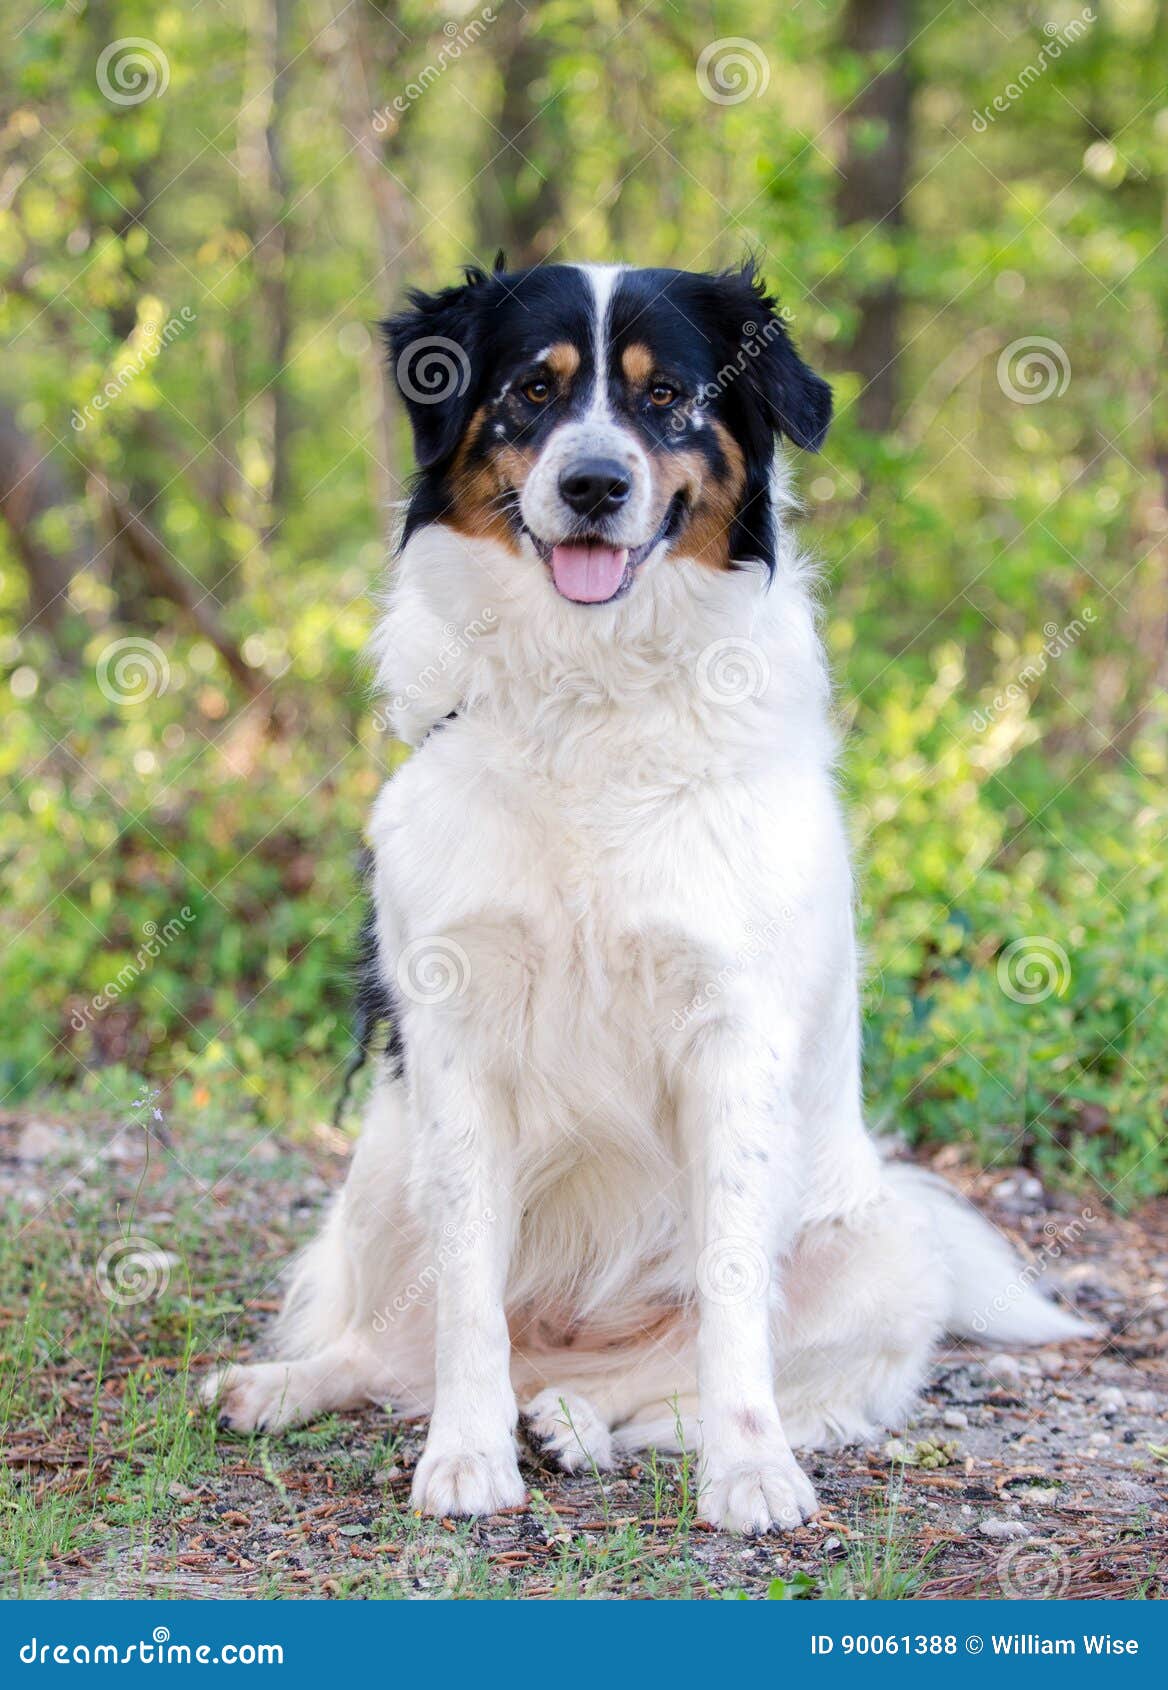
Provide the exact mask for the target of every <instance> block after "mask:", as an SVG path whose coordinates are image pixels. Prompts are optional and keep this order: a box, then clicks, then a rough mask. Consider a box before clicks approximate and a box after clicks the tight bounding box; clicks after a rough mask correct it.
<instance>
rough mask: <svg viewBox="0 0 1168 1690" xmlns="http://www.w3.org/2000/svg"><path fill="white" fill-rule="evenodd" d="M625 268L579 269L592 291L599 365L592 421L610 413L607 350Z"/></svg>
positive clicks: (584, 266)
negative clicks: (617, 289) (617, 290)
mask: <svg viewBox="0 0 1168 1690" xmlns="http://www.w3.org/2000/svg"><path fill="white" fill-rule="evenodd" d="M624 268H625V266H624V265H623V264H580V265H577V269H579V270H580V271H582V272H583V275H584V278H585V280H586V281H587V283H588V285H589V287H590V288H591V289H592V309H593V330H592V335H593V338H592V350H593V361H594V363H595V365H596V373H595V381H594V385H593V388H592V403H591V405H590V406H589V408H588V414H589V416H590V417H607V416H608V414H609V410H608V349H609V344H610V337H611V329H612V295H613V290H614V288H615V287H616V281H617V277H618V276H619V275H620V273H621V271H622V270H623V269H624Z"/></svg>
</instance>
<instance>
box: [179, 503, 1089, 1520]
mask: <svg viewBox="0 0 1168 1690" xmlns="http://www.w3.org/2000/svg"><path fill="white" fill-rule="evenodd" d="M775 499H776V505H777V507H779V508H780V509H784V508H785V506H786V503H787V496H786V492H785V489H784V486H783V484H782V482H781V480H779V479H776V484H775ZM783 531H784V538H783V541H782V546H781V555H780V559H779V565H778V569H777V572H776V576H775V579H774V582H773V584H772V585H770V587H769V588H768V586H767V583H766V582H765V580H764V579H763V578H762V576H761V575H760V573H759V572H757V571H752V570H743V571H741V572H738V573H730V574H717V573H714V572H711V571H709V570H706V569H703V568H701V567H699V566H698V565H697V564H695V563H692V562H689V561H686V560H684V559H679V558H676V557H665V556H662V555H653V556H651V557H650V558H649V559H648V561H647V562H646V563H645V564H643V565H642V566H641V569H640V570H639V571H638V578H637V580H636V582H635V585H634V588H633V590H632V592H630V593H629V594H628V595H627V596H626V597H625V598H623V599H621V600H619V601H617V602H616V603H614V604H613V605H611V606H600V607H581V606H579V605H574V604H570V603H567V602H565V601H563V600H561V599H560V598H559V597H558V596H557V595H556V593H555V591H554V590H553V588H552V586H551V584H550V583H549V580H548V578H547V573H546V570H545V569H544V566H543V565H542V563H540V561H539V559H538V558H537V556H536V554H535V552H534V549H532V548H530V547H528V548H526V549H525V551H524V555H523V556H522V557H520V558H518V559H517V558H516V556H515V555H514V554H513V553H511V552H509V551H505V550H503V549H501V548H499V547H497V546H495V545H494V544H493V543H491V542H486V541H483V540H470V539H466V538H464V537H461V536H459V535H457V534H456V533H454V532H453V531H451V530H449V529H446V528H444V527H430V528H427V529H423V530H422V531H420V532H419V533H417V534H416V535H415V536H414V537H413V539H412V540H411V541H410V543H409V545H408V546H407V547H406V549H405V551H404V553H403V555H402V557H401V559H400V561H399V564H398V568H397V572H396V577H395V580H394V583H393V588H392V596H391V600H390V604H389V608H388V612H387V614H386V616H385V618H384V621H383V623H382V625H381V628H380V631H379V633H378V637H377V653H378V662H379V674H380V683H381V687H382V690H383V691H384V693H385V694H386V695H387V697H388V698H389V700H390V701H391V712H392V716H393V726H394V731H395V732H396V733H397V734H398V735H399V736H400V737H401V738H402V739H404V740H406V741H407V742H408V743H410V744H411V745H414V746H416V747H417V748H418V749H417V750H416V751H415V754H414V755H413V757H412V758H411V759H410V760H409V761H408V762H407V763H406V765H405V766H404V767H403V768H402V769H401V770H400V771H399V772H398V773H397V775H395V777H394V778H393V780H392V781H391V782H390V783H389V784H388V785H387V786H386V787H385V789H384V791H383V792H382V794H381V796H380V798H379V800H378V802H377V805H376V808H375V811H374V814H373V818H372V823H371V842H372V845H373V851H374V857H375V865H376V868H375V896H376V908H377V921H378V938H379V944H380V949H381V956H382V959H383V963H384V965H385V966H386V968H387V969H388V971H389V973H390V975H391V977H395V976H396V990H397V993H398V996H399V999H400V1004H401V1012H402V1033H403V1037H404V1043H405V1047H406V1050H407V1052H408V1062H407V1070H406V1076H405V1078H404V1079H403V1080H400V1081H399V1080H395V1079H393V1078H392V1077H391V1076H390V1075H389V1074H388V1073H383V1074H382V1075H381V1076H380V1078H379V1080H378V1082H377V1084H376V1087H375V1091H374V1094H373V1097H372V1101H371V1103H370V1106H369V1110H368V1115H367V1119H366V1122H365V1127H364V1132H363V1135H362V1138H361V1141H360V1144H359V1146H358V1148H357V1152H356V1156H355V1158H354V1162H353V1166H352V1170H351V1172H350V1175H349V1178H348V1181H347V1183H346V1186H345V1189H344V1191H343V1192H342V1193H341V1195H340V1197H339V1198H338V1200H337V1202H336V1205H335V1207H334V1208H333V1210H332V1213H331V1215H330V1217H329V1219H328V1221H327V1223H326V1225H325V1228H324V1231H323V1232H322V1234H321V1236H320V1237H319V1238H318V1240H317V1241H316V1243H315V1244H313V1245H312V1246H311V1247H310V1248H309V1250H308V1252H307V1253H306V1255H305V1256H304V1257H303V1258H302V1260H301V1262H300V1264H299V1267H298V1270H297V1273H296V1276H295V1278H294V1282H293V1285H292V1289H291V1292H290V1296H289V1300H288V1306H287V1308H286V1310H285V1314H284V1316H283V1317H282V1320H281V1323H280V1325H279V1327H278V1329H277V1336H276V1340H275V1347H276V1353H277V1355H278V1357H279V1359H278V1360H274V1361H270V1362H266V1363H259V1364H256V1365H252V1366H247V1367H233V1368H230V1369H228V1370H227V1371H226V1373H225V1374H224V1375H221V1376H219V1377H217V1378H216V1379H215V1380H213V1381H212V1382H211V1385H210V1387H209V1391H210V1394H212V1395H218V1397H219V1399H220V1400H221V1402H222V1405H223V1408H224V1411H225V1412H226V1413H227V1415H228V1416H229V1418H230V1419H231V1420H232V1421H233V1423H235V1424H237V1425H253V1426H254V1425H258V1424H266V1425H268V1426H269V1427H271V1426H274V1425H281V1424H288V1423H290V1422H292V1421H294V1420H297V1419H304V1418H308V1417H310V1416H311V1415H313V1414H316V1413H319V1412H320V1411H321V1410H322V1409H324V1408H331V1407H343V1406H348V1405H352V1404H355V1403H358V1402H361V1401H364V1400H367V1399H369V1398H372V1399H374V1400H383V1401H390V1402H392V1404H393V1406H394V1407H395V1408H399V1409H403V1410H406V1411H418V1410H429V1411H432V1421H431V1427H430V1432H429V1437H428V1441H427V1444H426V1449H425V1453H424V1456H423V1458H422V1460H421V1462H420V1464H419V1466H418V1469H417V1471H416V1475H415V1481H414V1500H415V1504H416V1505H417V1506H419V1507H421V1508H423V1509H425V1510H426V1511H428V1512H431V1513H435V1514H438V1515H445V1514H450V1513H460V1512H461V1513H468V1512H482V1511H490V1510H492V1509H495V1508H499V1507H503V1506H507V1505H510V1504H514V1503H517V1502H519V1501H521V1500H522V1498H523V1494H524V1493H523V1485H522V1481H521V1479H520V1475H519V1470H518V1466H517V1462H516V1448H515V1431H516V1424H517V1405H518V1404H523V1405H524V1407H526V1408H528V1409H529V1411H530V1425H531V1427H532V1430H533V1434H534V1435H535V1436H537V1437H538V1438H539V1439H541V1440H542V1441H543V1442H545V1443H546V1444H547V1445H548V1446H549V1447H550V1448H551V1449H552V1450H553V1452H554V1453H555V1454H557V1455H558V1457H559V1458H560V1459H561V1460H562V1461H563V1462H564V1464H565V1465H567V1466H572V1465H580V1464H581V1463H583V1462H584V1461H586V1460H587V1461H596V1462H597V1463H599V1464H601V1465H605V1464H607V1463H608V1462H610V1461H611V1460H613V1459H615V1458H616V1456H617V1454H618V1453H619V1452H620V1451H628V1450H632V1449H636V1448H641V1447H644V1446H645V1445H646V1444H648V1443H656V1444H657V1445H658V1446H659V1447H671V1446H675V1445H676V1443H677V1442H678V1441H679V1440H680V1441H683V1442H685V1441H689V1442H691V1443H694V1444H696V1445H697V1447H698V1448H699V1449H700V1457H701V1476H702V1477H701V1482H702V1504H703V1510H704V1513H705V1514H706V1516H707V1517H708V1518H709V1519H711V1520H712V1521H713V1522H714V1523H716V1524H718V1525H721V1526H724V1527H727V1528H730V1529H737V1530H758V1529H766V1528H768V1527H770V1526H773V1525H776V1524H777V1525H791V1524H795V1523H797V1522H798V1521H799V1520H800V1519H801V1518H804V1517H806V1515H807V1513H808V1512H809V1511H810V1510H811V1509H812V1508H813V1507H814V1496H813V1493H812V1491H811V1487H810V1485H809V1484H808V1482H807V1480H806V1478H805V1477H804V1475H803V1474H802V1472H801V1470H800V1468H799V1467H798V1465H797V1463H796V1460H795V1457H794V1455H793V1454H792V1448H793V1446H795V1447H797V1446H800V1445H804V1446H807V1445H813V1444H824V1443H829V1442H833V1441H838V1440H840V1439H852V1438H857V1437H863V1436H866V1435H869V1434H870V1433H871V1432H872V1431H873V1430H874V1429H875V1428H876V1427H878V1426H881V1425H886V1424H889V1423H895V1422H896V1421H897V1420H898V1419H899V1417H900V1416H901V1415H902V1414H903V1413H904V1411H905V1409H906V1407H907V1405H908V1404H909V1402H910V1401H911V1399H912V1397H913V1395H914V1393H915V1391H916V1390H917V1388H918V1386H919V1384H920V1382H921V1380H922V1378H923V1375H924V1372H925V1369H926V1367H927V1364H928V1360H929V1355H930V1352H931V1349H932V1347H933V1345H934V1343H935V1341H936V1340H937V1338H938V1336H939V1335H940V1333H941V1332H942V1330H943V1329H944V1328H945V1327H946V1325H948V1326H950V1327H952V1328H955V1329H962V1328H964V1329H965V1330H973V1329H974V1328H973V1326H972V1324H971V1323H972V1322H973V1320H974V1316H975V1314H976V1312H977V1311H978V1310H981V1309H984V1308H989V1307H992V1306H993V1305H994V1298H995V1293H996V1292H999V1291H1001V1290H1003V1289H1004V1286H1005V1284H1007V1283H1008V1282H1009V1280H1010V1278H1011V1277H1012V1276H1015V1275H1016V1273H1017V1264H1016V1263H1015V1262H1014V1260H1013V1257H1012V1256H1011V1254H1010V1253H1009V1251H1008V1250H1007V1249H1006V1247H1005V1246H1004V1245H1003V1244H1002V1243H1001V1241H1000V1240H999V1239H998V1237H997V1235H996V1234H995V1233H994V1232H993V1231H992V1229H991V1228H989V1227H988V1226H987V1224H986V1223H985V1222H984V1221H982V1220H981V1219H980V1218H979V1217H977V1216H976V1215H975V1214H974V1212H973V1211H972V1210H970V1209H968V1208H966V1207H965V1206H963V1205H960V1204H959V1201H958V1199H956V1197H955V1196H954V1195H953V1194H952V1193H950V1192H949V1191H948V1190H947V1189H946V1188H944V1187H943V1186H940V1185H939V1183H938V1182H930V1181H928V1180H927V1179H924V1178H922V1177H921V1176H919V1175H918V1174H917V1173H916V1172H915V1171H914V1170H911V1169H902V1168H900V1167H898V1166H896V1165H894V1164H889V1163H887V1162H886V1161H884V1160H883V1159H882V1157H881V1156H880V1154H879V1153H878V1151H877V1148H876V1146H875V1145H874V1143H873V1141H872V1139H871V1138H870V1136H869V1134H868V1132H867V1129H866V1127H865V1124H864V1120H863V1114H862V1108H861V1093H860V1065H859V1018H858V1009H857V981H856V967H857V965H856V950H855V943H854V938H853V926H852V881H851V873H850V867H849V855H848V849H847V844H846V838H845V831H844V826H843V823H842V820H841V814H840V808H839V804H838V802H837V796H836V791H835V785H834V780H833V775H832V760H833V756H834V751H835V738H834V734H833V730H832V726H831V721H830V714H829V685H828V676H827V670H826V665H825V662H824V655H823V650H822V646H821V643H820V640H819V636H818V632H817V624H816V610H815V605H814V601H813V596H812V592H811V581H810V573H809V569H808V566H807V563H806V561H805V560H804V559H803V558H802V557H801V556H800V554H799V552H798V550H797V548H796V546H795V544H794V541H793V540H792V538H791V536H790V533H789V530H788V529H787V527H786V525H785V524H784V530H783ZM452 629H453V635H452ZM451 710H457V711H458V716H457V719H456V720H455V721H453V722H451V723H449V724H447V725H442V724H443V723H444V719H445V718H446V717H447V715H448V713H449V712H450V711H451ZM998 1303H999V1305H1000V1306H1001V1307H1002V1308H1003V1309H1004V1310H1005V1311H1006V1312H1005V1313H1004V1314H1002V1315H999V1316H996V1317H992V1318H991V1319H990V1320H989V1321H988V1322H983V1323H982V1326H979V1327H977V1328H976V1330H978V1332H979V1333H984V1335H987V1336H989V1337H990V1338H995V1337H996V1338H997V1339H998V1341H1010V1340H1011V1339H1013V1338H1018V1339H1020V1340H1022V1341H1028V1342H1041V1341H1045V1340H1053V1339H1057V1338H1062V1337H1069V1336H1074V1335H1076V1334H1078V1333H1081V1332H1082V1331H1084V1330H1085V1328H1083V1326H1082V1325H1081V1323H1079V1322H1077V1321H1076V1320H1075V1319H1074V1317H1072V1316H1070V1315H1069V1314H1066V1313H1064V1312H1063V1311H1061V1310H1059V1309H1057V1308H1055V1307H1054V1305H1052V1304H1050V1303H1047V1302H1046V1301H1045V1300H1043V1299H1042V1298H1041V1297H1039V1296H1038V1295H1037V1293H1035V1292H1034V1291H1033V1290H1030V1289H1027V1288H1025V1287H1023V1289H1022V1290H1021V1292H1020V1293H1019V1294H1018V1295H1016V1296H1012V1297H1010V1298H1009V1299H1006V1298H999V1299H998ZM995 1319H996V1320H997V1323H998V1324H997V1326H995V1324H994V1321H995Z"/></svg>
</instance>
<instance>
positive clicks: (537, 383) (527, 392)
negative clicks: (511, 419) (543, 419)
mask: <svg viewBox="0 0 1168 1690" xmlns="http://www.w3.org/2000/svg"><path fill="white" fill-rule="evenodd" d="M551 396H552V389H551V383H550V382H546V381H544V380H542V378H541V377H539V376H536V378H535V380H534V381H529V382H525V383H524V385H523V397H524V398H525V399H529V400H530V401H531V403H532V404H533V405H546V404H547V402H548V400H549V399H550V398H551Z"/></svg>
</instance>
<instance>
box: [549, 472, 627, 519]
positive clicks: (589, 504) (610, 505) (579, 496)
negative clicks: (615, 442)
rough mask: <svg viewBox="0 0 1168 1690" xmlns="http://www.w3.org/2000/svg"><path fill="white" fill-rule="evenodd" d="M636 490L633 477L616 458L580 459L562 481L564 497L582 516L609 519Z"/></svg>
mask: <svg viewBox="0 0 1168 1690" xmlns="http://www.w3.org/2000/svg"><path fill="white" fill-rule="evenodd" d="M632 490H633V484H632V482H631V481H630V479H629V473H628V471H627V470H626V469H625V467H624V465H623V464H618V463H617V461H616V459H615V458H579V459H577V461H576V462H575V463H574V464H572V466H571V467H570V468H569V469H566V470H565V471H564V473H563V475H561V477H560V496H561V498H562V499H563V501H564V503H565V504H566V505H571V507H572V509H573V510H574V511H578V512H579V514H580V515H581V516H608V515H609V513H610V512H611V511H616V510H619V509H620V507H621V506H622V505H623V504H624V502H625V500H626V499H627V498H628V496H629V494H630V493H631V492H632Z"/></svg>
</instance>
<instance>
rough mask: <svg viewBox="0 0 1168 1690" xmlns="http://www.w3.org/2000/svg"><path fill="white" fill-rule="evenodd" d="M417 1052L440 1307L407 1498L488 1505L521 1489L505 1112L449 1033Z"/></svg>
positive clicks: (425, 1507) (429, 1506)
mask: <svg viewBox="0 0 1168 1690" xmlns="http://www.w3.org/2000/svg"><path fill="white" fill-rule="evenodd" d="M417 1056H418V1059H419V1062H418V1067H419V1076H418V1083H417V1091H416V1101H417V1107H418V1109H419V1125H420V1131H421V1133H422V1134H423V1137H424V1150H423V1157H424V1166H423V1167H422V1168H421V1169H420V1170H419V1172H420V1174H421V1178H422V1184H423V1187H424V1192H425V1196H424V1203H425V1208H426V1212H427V1217H428V1220H429V1223H430V1224H429V1235H430V1239H431V1249H432V1251H433V1257H434V1264H435V1269H436V1272H437V1313H436V1332H435V1342H436V1354H435V1398H434V1413H433V1415H432V1416H431V1420H430V1431H429V1434H428V1436H427V1439H426V1448H425V1451H424V1452H423V1455H422V1459H421V1460H420V1461H419V1463H418V1467H417V1471H416V1472H415V1474H414V1482H413V1490H412V1492H411V1499H412V1502H413V1505H414V1507H415V1508H420V1509H421V1510H422V1511H423V1512H424V1513H426V1514H434V1515H438V1516H439V1517H441V1516H444V1515H447V1514H492V1513H494V1512H495V1511H496V1509H499V1508H509V1507H513V1506H516V1505H518V1504H519V1503H521V1502H522V1501H523V1498H524V1489H523V1481H522V1479H521V1478H520V1476H519V1466H518V1463H517V1461H516V1456H515V1425H516V1421H517V1418H518V1416H517V1412H516V1404H515V1393H514V1391H513V1389H512V1386H511V1340H510V1335H509V1333H508V1329H507V1317H506V1313H505V1309H504V1294H505V1290H506V1281H507V1269H508V1264H509V1259H510V1254H511V1242H512V1231H513V1205H512V1201H511V1179H510V1175H509V1172H508V1158H509V1148H508V1144H507V1135H506V1133H505V1117H504V1115H503V1111H502V1105H501V1103H499V1104H496V1105H493V1104H492V1089H491V1087H490V1086H489V1084H488V1083H487V1082H486V1081H485V1080H484V1079H483V1078H482V1077H481V1076H477V1075H474V1074H472V1073H471V1072H470V1071H469V1069H468V1068H466V1067H464V1066H463V1064H462V1062H460V1060H459V1058H458V1056H457V1055H456V1053H455V1050H454V1048H453V1046H452V1045H447V1046H446V1047H445V1048H440V1049H437V1050H436V1049H433V1048H429V1049H428V1048H427V1045H426V1043H425V1042H423V1043H422V1044H421V1047H420V1048H419V1049H418V1051H417Z"/></svg>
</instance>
